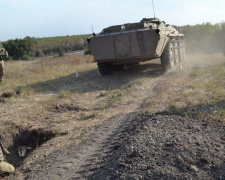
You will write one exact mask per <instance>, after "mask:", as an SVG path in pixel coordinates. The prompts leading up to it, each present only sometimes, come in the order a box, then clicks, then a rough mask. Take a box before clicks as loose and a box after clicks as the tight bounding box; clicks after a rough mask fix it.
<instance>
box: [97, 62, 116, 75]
mask: <svg viewBox="0 0 225 180" xmlns="http://www.w3.org/2000/svg"><path fill="white" fill-rule="evenodd" d="M97 64H98V70H99V72H100V73H101V74H102V75H110V74H112V73H113V66H112V65H111V64H109V63H106V62H98V63H97Z"/></svg>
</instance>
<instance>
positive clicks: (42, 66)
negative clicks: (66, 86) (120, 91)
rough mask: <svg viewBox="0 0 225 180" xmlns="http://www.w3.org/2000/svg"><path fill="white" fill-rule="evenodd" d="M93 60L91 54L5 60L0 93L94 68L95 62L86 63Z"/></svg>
mask: <svg viewBox="0 0 225 180" xmlns="http://www.w3.org/2000/svg"><path fill="white" fill-rule="evenodd" d="M93 61H94V60H93V57H92V56H83V55H76V56H64V57H57V58H49V59H41V60H34V61H28V62H26V61H9V62H6V63H5V81H4V83H2V84H1V88H0V93H3V92H10V91H13V90H15V89H16V88H18V87H26V86H29V85H31V84H35V83H40V82H45V81H49V80H52V79H57V78H60V77H64V76H68V75H71V74H74V73H75V72H79V73H82V72H86V71H88V70H91V69H93V68H95V64H90V65H89V66H87V65H86V64H87V63H92V62H93ZM74 77H75V75H74ZM62 83H63V82H62ZM49 90H51V89H49Z"/></svg>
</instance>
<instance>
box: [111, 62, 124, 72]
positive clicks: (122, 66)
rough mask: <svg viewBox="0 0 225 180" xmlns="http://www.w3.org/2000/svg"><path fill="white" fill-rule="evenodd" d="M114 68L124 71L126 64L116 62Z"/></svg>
mask: <svg viewBox="0 0 225 180" xmlns="http://www.w3.org/2000/svg"><path fill="white" fill-rule="evenodd" d="M113 70H114V71H123V70H124V64H114V65H113Z"/></svg>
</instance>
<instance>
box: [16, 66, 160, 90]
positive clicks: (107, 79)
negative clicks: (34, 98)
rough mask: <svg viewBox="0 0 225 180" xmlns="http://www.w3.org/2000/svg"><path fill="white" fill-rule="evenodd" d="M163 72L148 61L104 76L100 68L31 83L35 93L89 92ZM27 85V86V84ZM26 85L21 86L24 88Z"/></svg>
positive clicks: (119, 85) (110, 88)
mask: <svg viewBox="0 0 225 180" xmlns="http://www.w3.org/2000/svg"><path fill="white" fill-rule="evenodd" d="M162 74H163V71H162V68H161V65H160V64H158V63H148V64H140V65H134V66H131V67H125V69H124V71H122V72H114V73H113V74H111V75H108V76H102V75H101V74H100V73H99V71H98V69H92V70H89V71H85V72H81V73H79V77H78V78H77V77H76V73H73V74H71V75H69V76H64V77H59V78H57V79H52V80H49V81H45V82H38V83H35V84H30V85H28V87H30V88H32V89H33V90H34V92H35V93H41V94H43V93H59V92H62V91H69V92H71V93H87V92H95V91H100V90H115V89H119V88H120V87H122V86H125V85H126V84H129V83H130V82H132V81H134V80H138V79H141V78H147V77H148V78H155V77H158V76H161V75H162ZM26 87H27V86H26ZM23 88H25V87H19V88H18V89H23Z"/></svg>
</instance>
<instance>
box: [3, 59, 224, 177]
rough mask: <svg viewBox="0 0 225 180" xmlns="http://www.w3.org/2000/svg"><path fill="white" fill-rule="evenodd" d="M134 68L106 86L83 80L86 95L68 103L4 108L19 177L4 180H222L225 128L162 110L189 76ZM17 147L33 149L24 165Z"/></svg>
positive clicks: (38, 101) (40, 100)
mask: <svg viewBox="0 0 225 180" xmlns="http://www.w3.org/2000/svg"><path fill="white" fill-rule="evenodd" d="M132 68H137V71H136V72H134V69H132ZM132 68H131V69H129V68H128V69H125V71H124V72H119V73H115V74H114V75H112V76H111V79H110V78H107V77H101V76H100V75H99V73H98V72H95V73H94V74H91V75H90V76H88V75H87V76H86V77H85V79H84V81H85V82H86V83H87V82H88V84H82V85H84V87H85V90H83V91H84V92H82V90H79V91H77V92H76V91H75V90H74V91H75V92H73V93H74V94H72V95H70V97H69V98H68V99H60V101H56V100H55V97H53V96H52V95H51V94H45V95H36V96H35V98H29V97H27V99H25V100H24V99H19V100H18V101H16V103H15V104H13V103H12V104H10V103H8V102H7V101H6V102H4V103H1V105H4V108H5V109H7V108H8V109H9V110H8V111H2V117H3V118H4V119H3V121H2V122H1V127H2V128H1V129H0V132H1V134H4V135H3V136H2V138H3V142H4V144H5V146H6V147H9V150H10V151H11V153H12V154H11V156H9V157H8V161H9V162H10V163H12V164H13V165H14V166H16V169H17V170H16V173H15V174H13V175H11V176H6V177H5V179H43V180H44V179H46V180H47V179H131V180H132V179H133V180H135V179H204V180H205V179H225V157H224V153H225V147H224V146H225V126H224V122H223V121H222V120H218V121H213V120H208V119H200V118H197V117H195V114H193V116H191V117H185V116H183V115H182V113H177V109H176V111H170V109H169V108H168V102H167V103H166V101H168V99H165V94H167V93H170V94H171V96H173V95H176V93H179V90H180V88H184V87H186V85H184V84H183V82H184V79H185V77H187V76H189V74H190V72H189V71H188V70H184V71H182V72H180V71H174V72H170V73H168V74H163V73H162V70H161V68H160V66H159V62H156V63H155V62H154V61H153V65H149V64H143V65H142V64H141V65H140V66H137V67H132ZM96 71H97V70H96ZM140 73H142V74H141V75H140ZM122 75H123V76H122ZM121 76H122V77H123V78H122V79H121ZM139 78H140V80H139ZM90 79H91V80H92V81H94V85H93V84H90V83H89V82H90ZM118 79H119V80H118ZM130 79H132V80H133V79H137V80H136V81H132V83H129V82H126V81H128V80H130ZM100 80H101V81H102V82H101V84H100V83H99V81H100ZM85 82H84V83H85ZM110 82H111V83H114V84H113V86H112V84H111V83H110ZM98 83H99V84H98ZM104 86H105V87H104ZM93 88H95V90H93ZM107 88H108V89H107ZM110 88H111V89H113V91H111V89H110ZM174 92H175V93H174ZM156 94H157V96H156ZM159 96H160V98H159ZM52 98H53V100H52ZM48 100H49V101H48ZM25 101H26V102H27V103H26V104H23V103H24V102H25ZM147 102H148V103H147ZM149 102H150V103H149ZM31 103H32V108H31V109H29V108H30V105H31ZM146 103H147V104H148V107H149V108H148V111H145V107H146V106H147V105H146ZM149 104H150V105H149ZM18 105H19V106H18ZM9 107H10V108H9ZM16 107H18V109H19V110H17V111H16V110H15V108H16ZM204 108H207V107H204ZM191 109H195V108H191ZM181 110H182V111H183V109H181ZM0 112H1V111H0ZM82 117H85V118H82ZM13 118H15V119H16V120H17V121H16V122H17V123H13V122H12V123H9V119H10V120H11V119H13ZM23 119H28V120H29V121H27V120H26V121H25V120H24V121H23ZM18 120H21V122H24V123H18ZM84 120H85V121H84ZM41 127H44V128H41ZM19 145H24V146H31V147H32V151H30V152H29V153H28V154H27V156H26V158H23V159H21V160H19V159H18V155H17V154H16V149H17V147H18V146H19Z"/></svg>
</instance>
